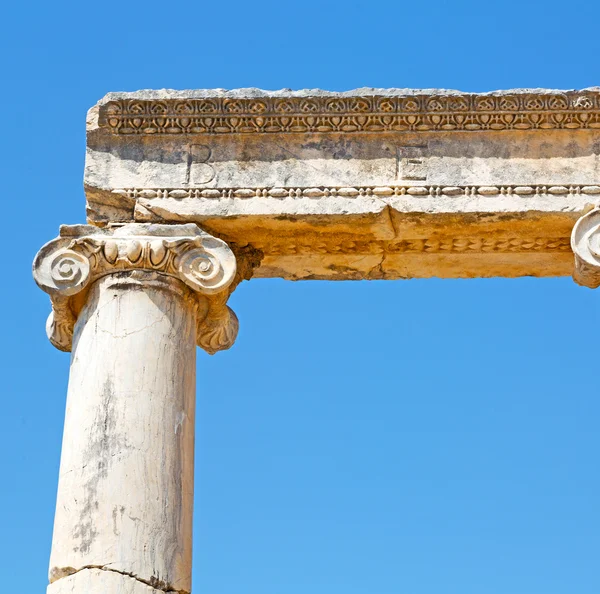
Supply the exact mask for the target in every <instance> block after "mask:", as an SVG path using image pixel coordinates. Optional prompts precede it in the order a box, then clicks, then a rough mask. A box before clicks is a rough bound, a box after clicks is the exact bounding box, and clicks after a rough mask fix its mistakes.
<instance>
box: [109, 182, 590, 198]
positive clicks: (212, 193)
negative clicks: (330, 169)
mask: <svg viewBox="0 0 600 594" xmlns="http://www.w3.org/2000/svg"><path fill="white" fill-rule="evenodd" d="M112 193H113V194H116V195H118V196H123V197H125V198H129V199H133V200H137V199H138V198H146V199H152V198H176V199H184V198H211V199H215V200H219V199H228V198H277V199H280V200H281V199H285V198H329V197H342V198H356V197H360V196H373V197H375V198H385V197H387V196H414V197H424V198H426V197H432V198H433V197H436V196H467V197H470V196H513V195H516V196H524V197H527V196H578V195H581V194H583V195H587V196H598V195H600V186H595V185H568V186H560V185H552V184H537V185H531V186H525V185H521V186H518V185H503V186H407V185H403V186H359V187H315V188H298V187H294V188H276V187H275V188H274V187H271V188H119V189H117V190H113V191H112Z"/></svg>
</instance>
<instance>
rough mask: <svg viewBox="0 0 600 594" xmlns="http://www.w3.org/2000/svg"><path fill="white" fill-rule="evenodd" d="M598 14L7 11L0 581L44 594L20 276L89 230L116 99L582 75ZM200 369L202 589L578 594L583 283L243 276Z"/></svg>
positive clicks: (45, 512) (230, 5) (352, 8)
mask: <svg viewBox="0 0 600 594" xmlns="http://www.w3.org/2000/svg"><path fill="white" fill-rule="evenodd" d="M599 20H600V4H599V3H598V2H597V1H595V0H581V1H580V2H574V3H566V4H565V3H564V2H556V1H554V0H548V1H546V2H523V1H515V0H509V1H503V2H500V3H497V2H496V3H494V2H481V1H459V2H444V1H443V0H430V1H428V2H423V3H421V2H404V1H398V0H396V1H394V0H380V1H379V2H357V1H348V2H341V1H336V2H323V1H316V0H306V1H303V2H285V1H280V2H238V1H236V0H230V1H229V2H198V1H193V0H192V1H189V2H185V3H168V2H167V3H165V2H160V3H159V2H153V1H147V2H140V1H139V0H132V1H128V2H114V1H104V2H86V1H82V2H72V3H67V2H61V1H60V0H57V1H54V2H42V1H41V0H38V1H37V2H26V1H21V2H18V3H17V2H9V3H7V4H5V6H4V7H3V15H2V21H3V27H2V29H3V31H2V36H0V49H1V53H0V55H1V56H2V58H1V59H2V76H1V83H0V84H2V86H3V89H2V92H1V93H0V107H1V113H2V132H1V142H0V152H1V154H0V163H1V167H2V169H3V171H2V216H3V222H4V225H3V229H2V245H3V249H4V262H5V264H4V277H3V278H4V280H3V290H2V292H1V293H0V299H1V300H2V304H1V309H0V311H1V312H2V316H3V320H2V328H3V335H4V340H3V341H2V343H1V346H0V348H1V349H2V357H1V358H0V365H1V373H2V379H3V382H2V383H3V389H2V395H3V397H2V408H1V411H2V412H1V413H0V419H1V422H2V426H1V431H0V471H1V476H2V488H1V489H0V510H1V511H0V570H1V575H2V584H3V585H2V587H1V588H0V589H2V591H8V590H11V591H12V590H13V589H16V590H18V592H19V594H38V593H41V592H44V588H45V585H46V572H47V565H48V556H49V550H50V541H51V531H52V520H53V514H54V505H55V493H56V485H57V477H58V464H59V455H60V444H61V433H62V424H63V414H64V405H65V393H66V386H67V378H68V367H69V358H68V355H66V354H64V353H61V352H59V351H57V350H55V349H54V348H53V347H52V346H51V345H50V344H49V342H48V341H47V339H46V337H45V333H44V323H45V320H46V316H47V314H48V312H49V302H48V299H47V296H46V295H45V294H43V293H42V292H41V291H39V290H38V289H37V288H36V287H35V285H34V283H33V281H32V279H31V273H30V267H31V260H32V258H33V256H34V254H35V252H36V251H37V249H38V248H39V247H40V246H41V245H42V244H43V243H44V242H46V241H47V240H49V239H51V238H53V237H55V236H56V234H57V232H58V226H59V225H60V224H61V223H78V222H83V221H84V220H85V210H84V194H83V189H82V174H83V162H84V153H85V113H86V110H87V109H88V108H89V107H90V106H91V105H93V104H94V103H95V102H96V101H97V100H98V99H99V98H100V97H102V96H103V95H104V94H105V93H106V92H108V91H121V90H127V91H133V90H136V89H141V88H162V87H170V88H177V89H185V88H206V87H224V88H235V87H244V86H257V87H263V88H266V89H278V88H281V87H291V88H294V89H299V88H304V87H321V88H326V89H331V90H346V89H352V88H354V87H359V86H377V87H445V88H457V89H460V90H463V91H488V90H494V89H498V88H510V87H538V86H539V87H552V88H580V87H586V86H591V85H594V84H599V83H600V76H599V75H600V50H599V45H598V39H599V38H598V22H599ZM231 304H232V305H233V307H234V309H235V310H236V311H237V313H238V316H239V318H240V320H241V331H240V336H239V339H238V341H237V344H236V345H235V347H234V348H233V349H232V350H231V351H229V352H226V353H221V354H219V355H217V356H215V357H209V356H208V355H205V354H204V353H200V352H199V357H198V419H197V444H196V446H197V451H196V460H197V469H196V470H197V474H196V478H197V481H196V508H195V511H196V515H195V522H194V531H195V544H194V591H195V592H196V593H197V594H308V593H310V594H337V593H340V594H342V593H343V594H598V592H600V572H599V570H598V558H599V554H600V542H599V540H600V505H599V501H600V472H599V464H598V455H599V452H600V432H599V431H598V421H599V415H600V400H599V398H598V392H599V387H598V376H597V374H596V370H597V369H598V356H599V342H598V336H599V330H600V293H599V292H593V291H590V290H588V289H583V288H580V287H577V286H576V285H575V284H574V283H573V282H572V280H571V279H569V278H560V279H545V280H536V279H522V280H502V279H491V280H463V281H460V280H454V281H447V280H413V281H397V282H390V281H386V282H376V281H371V282H345V283H338V284H335V283H325V282H312V281H309V282H305V283H291V282H284V281H278V280H270V281H267V280H259V281H253V282H251V283H245V284H244V285H242V286H241V287H240V288H239V289H238V290H237V292H236V293H235V294H234V296H233V298H232V300H231Z"/></svg>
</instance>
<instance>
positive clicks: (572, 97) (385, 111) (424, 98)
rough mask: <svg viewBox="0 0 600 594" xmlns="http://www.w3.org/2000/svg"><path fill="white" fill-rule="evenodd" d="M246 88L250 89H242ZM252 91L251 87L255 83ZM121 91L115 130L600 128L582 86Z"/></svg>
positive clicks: (595, 100)
mask: <svg viewBox="0 0 600 594" xmlns="http://www.w3.org/2000/svg"><path fill="white" fill-rule="evenodd" d="M242 91H243V90H242ZM248 91H251V90H248ZM248 94H249V95H253V96H244V95H235V94H227V93H223V94H221V95H219V94H218V92H216V91H213V92H212V96H208V95H206V96H194V94H193V93H188V96H180V97H177V93H173V95H174V97H173V98H169V97H168V92H167V96H161V97H157V98H155V99H152V98H151V99H149V98H147V97H144V98H141V97H140V98H136V97H131V96H129V97H128V98H120V97H119V96H118V94H117V95H116V96H115V97H114V98H112V97H110V96H109V97H107V101H106V102H105V103H104V105H102V108H101V110H100V125H101V126H103V127H105V128H107V129H109V130H110V131H111V132H112V133H114V134H127V135H132V134H142V135H148V136H150V135H161V134H165V135H177V134H252V133H263V134H264V133H307V132H310V133H331V132H341V133H351V132H395V131H400V132H430V131H467V132H474V131H480V130H483V131H485V130H492V131H493V130H549V129H550V130H552V129H554V130H559V129H586V128H587V129H595V128H600V93H598V91H597V90H596V89H586V90H583V91H564V92H552V91H550V92H547V91H544V92H540V91H535V90H523V91H521V92H512V93H511V92H506V93H485V94H467V93H458V92H452V91H449V92H445V93H444V92H436V93H431V92H427V91H412V92H409V93H403V92H402V90H397V92H394V90H391V91H387V92H386V91H384V92H382V90H381V89H365V90H364V92H361V90H357V91H354V92H349V93H338V94H328V93H326V92H322V91H313V92H312V93H311V92H310V91H306V92H304V93H303V94H296V95H294V94H292V93H289V92H288V93H286V94H285V95H283V94H282V95H280V96H277V94H276V93H273V94H270V95H266V94H264V92H260V91H258V92H257V91H254V93H248Z"/></svg>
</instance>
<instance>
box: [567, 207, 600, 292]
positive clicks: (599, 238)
mask: <svg viewBox="0 0 600 594" xmlns="http://www.w3.org/2000/svg"><path fill="white" fill-rule="evenodd" d="M571 249H572V250H573V254H574V255H575V266H574V269H573V279H574V280H575V282H576V283H578V284H580V285H583V286H584V287H590V288H591V289H595V288H597V287H599V286H600V208H595V209H594V210H592V211H590V212H588V213H587V214H586V215H584V216H582V217H581V218H580V219H579V220H578V221H577V223H575V226H574V227H573V231H572V232H571Z"/></svg>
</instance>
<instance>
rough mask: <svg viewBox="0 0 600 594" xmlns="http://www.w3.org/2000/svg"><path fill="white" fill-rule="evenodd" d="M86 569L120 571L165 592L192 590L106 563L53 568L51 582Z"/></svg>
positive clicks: (182, 593) (176, 592)
mask: <svg viewBox="0 0 600 594" xmlns="http://www.w3.org/2000/svg"><path fill="white" fill-rule="evenodd" d="M86 569H98V570H100V571H110V572H112V573H118V574H120V575H123V576H125V577H128V578H131V579H133V580H136V581H137V582H140V583H141V584H144V585H145V586H150V587H151V588H154V589H155V590H160V591H161V592H164V593H165V594H190V592H188V591H187V590H174V589H173V588H172V587H171V586H170V585H169V584H167V583H165V582H163V581H161V580H159V579H157V578H152V579H150V580H145V579H144V578H141V577H139V576H137V575H135V574H134V573H129V572H127V571H120V570H118V569H112V568H111V567H107V566H106V565H84V566H83V567H80V568H79V569H75V568H74V567H63V568H61V569H58V568H53V570H52V577H51V579H50V583H51V584H53V583H55V582H57V581H58V580H60V579H62V578H66V577H70V576H72V575H75V574H76V573H79V572H81V571H85V570H86Z"/></svg>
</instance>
